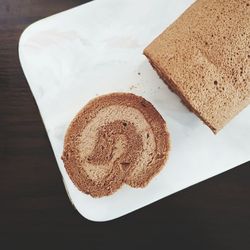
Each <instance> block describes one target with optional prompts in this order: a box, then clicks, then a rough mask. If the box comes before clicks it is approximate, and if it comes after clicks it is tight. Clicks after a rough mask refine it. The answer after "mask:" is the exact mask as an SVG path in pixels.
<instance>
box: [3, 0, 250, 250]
mask: <svg viewBox="0 0 250 250" xmlns="http://www.w3.org/2000/svg"><path fill="white" fill-rule="evenodd" d="M99 1H101V0H99ZM84 2H86V1H80V0H54V1H51V0H23V1H20V0H0V249H19V248H20V249H23V248H21V247H25V249H40V248H41V249H45V247H46V249H52V248H51V246H54V245H55V246H56V248H55V249H59V247H60V248H67V249H69V246H70V249H73V246H78V249H87V250H89V249H141V248H144V249H145V248H146V249H151V248H153V247H154V248H155V249H227V250H229V249H250V162H248V163H246V164H244V165H242V166H240V167H238V168H235V169H233V170H231V171H229V172H227V173H224V174H222V175H219V176H217V177H215V178H212V179H210V180H207V181H205V182H203V183H200V184H197V185H195V186H193V187H191V188H188V189H186V190H183V191H181V192H179V193H177V194H175V195H172V196H170V197H168V198H165V199H163V200H160V201H158V202H156V203H154V204H152V205H150V206H148V207H146V208H143V209H140V210H138V211H136V212H134V213H132V214H130V215H127V216H124V217H122V218H120V219H117V220H114V221H111V222H106V223H93V222H90V221H88V220H86V219H84V218H83V217H81V216H80V215H79V214H78V212H77V211H76V210H75V209H74V208H73V206H72V205H71V203H70V201H69V199H68V197H67V194H66V192H65V189H64V185H63V182H62V179H61V175H60V173H59V170H58V167H57V164H56V161H55V158H54V155H53V153H52V150H51V146H50V143H49V140H48V137H47V135H46V132H45V129H44V126H43V123H42V120H41V117H40V115H39V112H38V109H37V106H36V103H35V101H34V98H33V97H32V94H31V92H30V89H29V87H28V84H27V82H26V79H25V77H24V75H23V72H22V69H21V67H20V63H19V59H18V53H17V48H18V39H19V37H20V35H21V33H22V31H23V30H24V29H25V28H26V27H27V26H28V25H29V24H31V23H33V22H34V21H36V20H39V19H41V18H44V17H46V16H49V15H51V14H54V13H57V12H60V11H62V10H66V9H68V8H71V7H74V6H77V5H80V4H82V3H84ZM117 2H118V0H117ZM201 165H202V162H201ZM48 244H49V245H48ZM47 246H50V247H47ZM160 246H161V247H160Z"/></svg>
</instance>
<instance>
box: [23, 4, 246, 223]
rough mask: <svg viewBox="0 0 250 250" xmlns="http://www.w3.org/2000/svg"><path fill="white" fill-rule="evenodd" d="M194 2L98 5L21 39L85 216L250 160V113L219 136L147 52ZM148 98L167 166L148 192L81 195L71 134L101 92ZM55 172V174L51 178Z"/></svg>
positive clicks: (126, 208)
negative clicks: (164, 135) (71, 164)
mask: <svg viewBox="0 0 250 250" xmlns="http://www.w3.org/2000/svg"><path fill="white" fill-rule="evenodd" d="M191 3H192V1H191V0H170V1H166V0H136V1H135V0H96V1H94V2H91V3H88V4H85V5H82V6H79V7H77V8H74V9H71V10H68V11H66V12H62V13H60V14H57V15H54V16H52V17H49V18H46V19H43V20H41V21H38V22H36V23H35V24H32V25H31V26H30V27H28V28H27V29H26V30H25V31H24V33H23V34H22V36H21V39H20V44H19V55H20V60H21V64H22V67H23V70H24V73H25V75H26V78H27V80H28V83H29V85H30V88H31V90H32V92H33V94H34V96H35V99H36V102H37V104H38V107H39V110H40V113H41V116H42V118H43V121H44V124H45V127H46V130H47V133H48V136H49V139H50V141H51V145H52V148H53V150H54V153H55V156H56V160H57V163H58V166H59V169H60V171H61V174H62V176H63V180H64V183H65V186H66V189H67V191H68V195H69V197H70V199H71V201H72V203H73V204H74V206H75V207H76V209H77V210H78V211H79V213H80V214H82V215H83V216H84V217H86V218H88V219H90V220H93V221H107V220H111V219H114V218H117V217H119V216H122V215H124V214H127V213H129V212H132V211H134V210H136V209H139V208H141V207H143V206H146V205H148V204H150V203H152V202H154V201H157V200H159V199H161V198H163V197H166V196H168V195H170V194H173V193H175V192H177V191H179V190H182V189H184V188H186V187H188V186H190V185H193V184H195V183H198V182H200V181H203V180H205V179H207V178H210V177H212V176H215V175H217V174H219V173H222V172H224V171H226V170H228V169H231V168H233V167H234V166H237V165H239V164H241V163H244V162H246V161H248V160H249V159H250V147H249V141H250V108H249V107H248V108H247V109H245V110H244V111H243V112H241V113H240V114H239V115H238V116H237V117H236V118H235V119H234V120H233V121H232V122H230V124H229V125H227V126H226V127H225V128H224V129H223V130H222V131H221V132H220V133H219V134H218V135H216V136H215V135H214V134H213V133H212V132H211V131H210V130H209V129H208V128H207V127H206V126H205V125H204V124H203V123H202V122H201V121H200V120H199V119H198V118H197V117H196V116H195V115H194V114H192V113H190V112H189V111H188V110H187V109H186V108H185V107H184V106H183V105H182V104H181V102H180V99H179V98H178V97H177V96H176V95H175V94H173V93H172V92H170V91H169V89H168V88H167V87H166V85H165V84H164V83H163V82H162V81H161V80H160V79H159V77H158V76H157V74H156V73H155V72H154V70H153V69H152V67H151V66H150V65H149V63H148V61H147V59H146V58H145V57H144V56H143V54H142V51H143V49H144V48H145V46H146V45H148V44H149V42H151V41H152V40H153V38H154V37H155V36H157V35H158V34H159V33H160V32H161V31H162V30H163V29H165V28H166V27H167V26H168V25H169V24H170V23H171V22H173V21H174V20H175V19H176V18H177V17H178V16H179V15H180V14H181V13H182V12H183V11H184V10H185V9H186V8H187V7H188V6H189V5H190V4H191ZM116 91H124V92H133V93H135V94H137V95H142V96H143V97H145V98H146V99H148V100H149V101H150V102H152V104H153V105H154V106H155V107H156V108H157V109H158V110H159V112H160V113H161V114H162V116H163V117H164V119H165V120H166V121H167V124H168V127H169V131H170V134H171V141H172V150H171V153H170V158H169V160H168V162H167V166H166V168H164V170H163V171H162V172H161V173H160V174H159V175H158V176H157V177H155V178H154V179H153V180H152V182H151V183H150V184H149V185H148V186H147V187H146V188H144V189H133V188H130V187H128V186H126V185H124V186H123V187H122V188H121V189H120V190H119V191H118V192H116V193H115V194H114V195H112V196H109V197H104V198H101V199H94V198H91V197H90V196H88V195H85V194H84V193H82V192H80V191H78V189H77V188H76V187H75V186H74V185H73V183H72V182H71V180H70V179H69V177H68V175H67V173H66V171H65V169H64V166H63V162H62V160H61V155H62V151H63V139H64V134H65V131H66V129H67V127H68V125H69V123H70V121H71V119H72V118H73V117H74V116H75V114H76V113H77V112H78V111H79V110H80V109H81V108H82V107H83V105H84V104H86V103H87V102H88V101H89V100H90V99H92V98H93V97H95V96H97V95H101V94H106V93H110V92H116ZM48 175H49V173H48Z"/></svg>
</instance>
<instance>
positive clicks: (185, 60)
mask: <svg viewBox="0 0 250 250" xmlns="http://www.w3.org/2000/svg"><path fill="white" fill-rule="evenodd" d="M144 54H145V55H146V56H147V57H148V59H149V61H150V63H151V64H152V66H153V67H154V68H155V70H156V71H157V72H158V74H159V75H160V77H161V78H162V79H163V80H164V81H165V82H166V84H167V85H168V86H169V87H170V89H171V90H173V91H174V92H176V94H177V95H179V96H180V97H181V99H182V101H183V102H184V104H186V106H187V107H188V108H189V109H190V110H191V111H193V112H194V113H195V114H196V115H198V116H199V117H200V118H201V119H202V120H203V121H204V122H205V123H206V124H207V125H208V126H209V127H210V128H211V129H212V130H213V132H215V133H216V132H218V131H219V130H220V129H222V128H223V127H224V126H225V124H227V123H228V122H229V121H230V120H231V119H232V118H233V117H234V116H235V115H236V114H237V113H239V112H240V111H241V110H242V109H243V108H245V107H246V106H247V105H248V104H249V103H250V1H249V0H245V1H244V0H230V1H228V0H219V1H218V0H198V1H196V2H195V3H194V4H193V5H192V6H191V7H190V8H188V9H187V10H186V11H185V12H184V13H183V14H182V15H181V16H180V17H179V18H178V19H177V20H176V21H175V22H174V23H173V24H172V25H170V26H169V27H168V28H167V29H166V30H165V31H164V32H163V33H162V34H160V35H159V36H158V37H157V38H156V39H155V40H154V41H153V42H152V43H151V44H150V45H149V46H148V47H147V48H146V49H145V50H144Z"/></svg>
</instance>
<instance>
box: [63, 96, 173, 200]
mask: <svg viewBox="0 0 250 250" xmlns="http://www.w3.org/2000/svg"><path fill="white" fill-rule="evenodd" d="M168 151H169V134H168V132H167V129H166V124H165V121H164V120H163V118H162V117H161V115H160V114H159V113H158V112H157V110H156V109H155V108H154V107H153V105H152V104H151V103H149V102H148V101H146V100H145V99H144V98H142V97H139V96H136V95H133V94H129V93H113V94H109V95H104V96H100V97H97V98H95V99H93V100H92V101H90V102H89V103H88V104H87V105H86V106H85V107H84V108H83V109H82V110H81V111H80V112H79V113H78V114H77V116H76V117H75V118H74V120H73V121H72V122H71V124H70V126H69V128H68V130H67V133H66V136H65V141H64V151H63V156H62V160H63V161H64V165H65V168H66V170H67V173H68V174H69V176H70V178H71V180H72V181H73V183H74V184H75V185H76V186H77V187H78V189H79V190H80V191H82V192H84V193H86V194H90V195H91V196H93V197H102V196H105V195H110V194H112V193H113V192H115V191H116V190H117V189H118V188H120V187H121V185H122V184H123V183H126V184H128V185H130V186H132V187H144V186H146V185H147V184H148V182H149V181H150V180H151V179H152V177H153V176H155V175H156V174H157V173H158V172H159V171H160V170H161V169H162V167H163V166H164V163H165V161H166V159H167V157H168Z"/></svg>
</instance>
